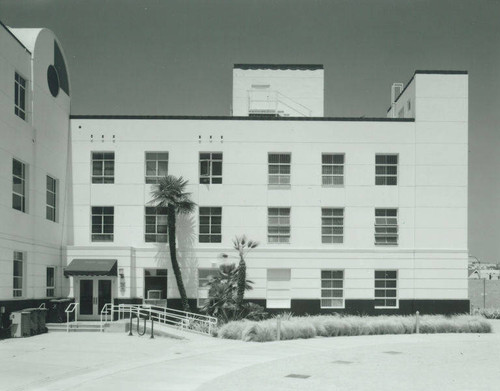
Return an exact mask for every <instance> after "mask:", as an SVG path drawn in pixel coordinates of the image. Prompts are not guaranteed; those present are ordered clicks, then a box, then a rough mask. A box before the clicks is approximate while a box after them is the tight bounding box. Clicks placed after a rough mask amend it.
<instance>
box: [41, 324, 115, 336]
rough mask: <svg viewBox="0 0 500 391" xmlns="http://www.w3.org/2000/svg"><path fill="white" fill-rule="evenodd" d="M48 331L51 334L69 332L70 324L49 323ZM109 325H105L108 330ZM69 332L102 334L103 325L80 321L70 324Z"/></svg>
mask: <svg viewBox="0 0 500 391" xmlns="http://www.w3.org/2000/svg"><path fill="white" fill-rule="evenodd" d="M46 326H47V330H48V331H49V333H51V332H57V331H63V332H65V331H67V330H68V324H67V323H47V324H46ZM107 327H109V325H104V328H105V329H106V328H107ZM69 331H72V332H100V331H101V323H100V322H92V321H78V322H76V323H75V322H70V323H69Z"/></svg>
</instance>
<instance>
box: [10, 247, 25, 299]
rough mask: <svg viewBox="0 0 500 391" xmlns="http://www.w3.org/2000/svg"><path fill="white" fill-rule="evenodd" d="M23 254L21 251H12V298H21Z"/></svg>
mask: <svg viewBox="0 0 500 391" xmlns="http://www.w3.org/2000/svg"><path fill="white" fill-rule="evenodd" d="M23 269H24V254H23V253H22V252H21V251H14V264H13V278H14V281H13V287H14V289H13V291H12V295H13V296H14V297H22V296H23V279H24V270H23Z"/></svg>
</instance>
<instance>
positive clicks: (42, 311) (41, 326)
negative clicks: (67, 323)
mask: <svg viewBox="0 0 500 391" xmlns="http://www.w3.org/2000/svg"><path fill="white" fill-rule="evenodd" d="M37 315H38V333H46V332H47V326H45V323H46V322H45V321H46V318H47V309H46V308H38V311H37Z"/></svg>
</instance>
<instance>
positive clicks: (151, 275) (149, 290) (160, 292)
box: [144, 269, 168, 300]
mask: <svg viewBox="0 0 500 391" xmlns="http://www.w3.org/2000/svg"><path fill="white" fill-rule="evenodd" d="M167 272H168V271H167V269H144V298H145V299H148V300H166V299H167Z"/></svg>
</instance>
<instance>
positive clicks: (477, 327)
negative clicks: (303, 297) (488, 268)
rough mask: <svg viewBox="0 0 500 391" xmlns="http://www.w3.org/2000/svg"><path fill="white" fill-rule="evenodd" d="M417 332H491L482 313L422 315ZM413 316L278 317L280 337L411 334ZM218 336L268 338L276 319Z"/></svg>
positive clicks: (228, 328)
mask: <svg viewBox="0 0 500 391" xmlns="http://www.w3.org/2000/svg"><path fill="white" fill-rule="evenodd" d="M420 332H421V333H423V334H425V333H490V332H491V325H490V324H489V323H488V322H487V321H486V320H485V319H484V318H483V317H481V316H470V315H457V316H443V315H423V316H421V317H420ZM412 333H415V317H414V316H378V317H369V316H338V315H337V316H331V315H322V316H304V317H294V316H292V315H288V316H285V317H283V318H282V319H281V333H280V334H281V339H282V340H288V339H299V338H314V337H316V336H323V337H340V336H354V335H380V334H412ZM219 337H220V338H227V339H241V340H243V341H253V342H267V341H275V340H276V338H277V319H276V317H275V318H273V319H267V320H264V321H260V322H256V321H248V320H243V321H233V322H229V323H227V324H226V325H224V326H222V327H221V328H220V329H219Z"/></svg>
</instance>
